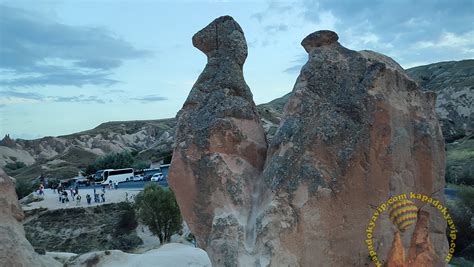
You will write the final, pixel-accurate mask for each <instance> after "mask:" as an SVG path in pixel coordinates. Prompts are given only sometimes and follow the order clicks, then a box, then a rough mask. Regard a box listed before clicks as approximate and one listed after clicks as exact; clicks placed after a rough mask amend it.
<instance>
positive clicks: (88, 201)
mask: <svg viewBox="0 0 474 267" xmlns="http://www.w3.org/2000/svg"><path fill="white" fill-rule="evenodd" d="M86 200H87V204H89V205H90V204H91V195H89V194H87V195H86Z"/></svg>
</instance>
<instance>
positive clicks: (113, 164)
mask: <svg viewBox="0 0 474 267" xmlns="http://www.w3.org/2000/svg"><path fill="white" fill-rule="evenodd" d="M132 164H133V157H132V154H130V152H128V151H124V152H121V153H110V154H107V155H105V156H102V157H100V158H98V159H96V160H95V161H94V163H92V164H89V165H88V166H87V168H86V171H85V172H86V174H87V175H91V174H94V173H95V172H96V171H97V170H103V169H122V168H129V167H130V166H132Z"/></svg>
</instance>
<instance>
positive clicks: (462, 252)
mask: <svg viewBox="0 0 474 267" xmlns="http://www.w3.org/2000/svg"><path fill="white" fill-rule="evenodd" d="M447 206H448V209H449V213H450V214H451V216H452V218H453V220H454V224H455V226H456V229H457V230H458V234H457V237H456V250H455V252H454V256H455V257H464V258H466V259H469V260H474V253H473V250H472V247H470V246H471V245H472V240H474V225H473V223H472V222H474V187H471V186H460V187H459V192H458V199H457V200H455V201H447ZM448 239H449V237H448Z"/></svg>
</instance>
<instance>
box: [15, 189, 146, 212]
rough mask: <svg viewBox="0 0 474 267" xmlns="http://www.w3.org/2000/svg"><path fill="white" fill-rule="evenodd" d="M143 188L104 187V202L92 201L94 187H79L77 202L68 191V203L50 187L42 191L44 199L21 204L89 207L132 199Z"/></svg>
mask: <svg viewBox="0 0 474 267" xmlns="http://www.w3.org/2000/svg"><path fill="white" fill-rule="evenodd" d="M96 190H97V192H98V193H99V195H100V194H102V191H101V189H96ZM141 190H143V189H120V188H119V189H117V190H115V189H112V190H110V189H106V190H105V202H100V203H95V202H94V189H93V188H80V189H79V195H81V201H80V203H79V204H78V203H77V202H76V200H74V201H72V199H71V196H70V194H69V191H68V197H69V203H61V202H59V195H58V194H57V193H55V192H54V191H53V190H51V189H46V190H45V192H44V199H43V200H41V201H38V202H33V203H30V204H27V205H23V206H22V208H23V210H32V209H37V208H47V209H50V210H55V209H67V208H76V207H90V206H96V205H102V204H106V203H115V202H121V201H125V198H126V197H128V199H129V200H133V198H134V197H135V195H136V194H138V193H139V192H140V191H141ZM87 194H89V195H91V197H92V201H91V204H90V205H89V204H87V200H86V195H87Z"/></svg>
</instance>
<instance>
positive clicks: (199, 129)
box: [169, 17, 267, 266]
mask: <svg viewBox="0 0 474 267" xmlns="http://www.w3.org/2000/svg"><path fill="white" fill-rule="evenodd" d="M193 44H194V46H196V47H197V48H198V49H200V50H201V51H202V52H204V53H205V54H206V55H207V57H208V63H207V65H206V67H205V69H204V71H203V73H202V74H201V75H200V76H199V79H198V80H197V82H196V83H195V85H194V87H193V89H192V90H191V93H190V94H189V97H188V99H187V100H186V102H185V103H184V106H183V108H182V109H181V111H180V112H179V113H178V115H177V117H178V124H177V134H176V149H175V151H174V154H173V161H172V167H171V169H170V174H169V176H170V177H171V178H170V179H169V183H170V185H171V186H172V188H173V190H174V191H175V192H176V195H177V198H178V201H179V205H180V208H181V212H182V214H183V216H184V218H186V222H187V223H188V225H189V227H190V228H191V229H192V231H193V233H195V235H196V237H197V241H198V244H199V246H200V247H201V248H204V249H206V250H207V251H208V253H209V254H210V255H214V257H212V260H213V262H214V263H215V264H217V266H219V265H223V264H224V265H227V263H231V262H238V255H240V254H242V253H243V254H245V253H244V252H243V251H244V250H245V237H246V233H247V231H248V229H246V225H248V224H247V220H248V218H249V214H250V212H251V209H252V202H253V196H252V192H253V187H254V186H255V181H256V180H257V179H258V176H259V174H260V173H261V171H262V169H263V165H264V162H265V154H266V148H267V143H266V140H265V134H264V131H263V127H262V126H261V122H260V119H259V116H258V113H257V109H256V107H255V103H254V102H253V100H252V93H251V92H250V89H249V88H248V86H247V84H246V83H245V80H244V77H243V73H242V66H243V63H244V61H245V59H246V57H247V44H246V42H245V37H244V34H243V32H242V29H241V28H240V26H239V25H238V24H237V23H236V22H235V21H234V20H233V19H232V18H231V17H220V18H218V19H216V20H215V21H213V22H212V23H211V24H209V25H208V26H207V27H205V28H204V29H203V30H201V31H199V32H198V33H197V34H196V35H194V37H193Z"/></svg>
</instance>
